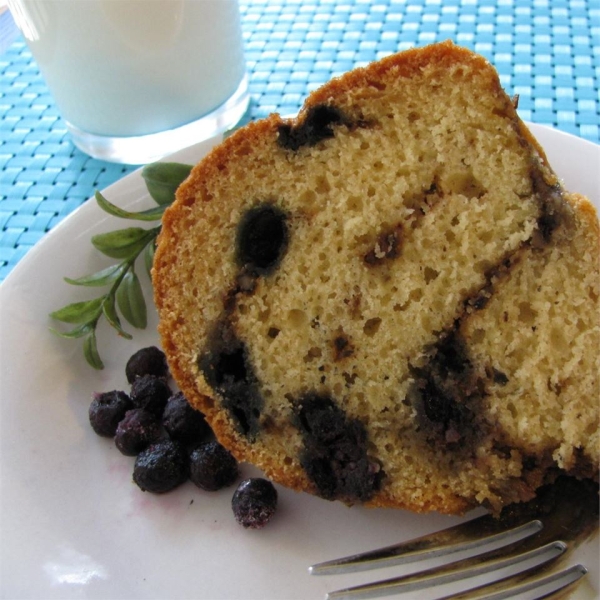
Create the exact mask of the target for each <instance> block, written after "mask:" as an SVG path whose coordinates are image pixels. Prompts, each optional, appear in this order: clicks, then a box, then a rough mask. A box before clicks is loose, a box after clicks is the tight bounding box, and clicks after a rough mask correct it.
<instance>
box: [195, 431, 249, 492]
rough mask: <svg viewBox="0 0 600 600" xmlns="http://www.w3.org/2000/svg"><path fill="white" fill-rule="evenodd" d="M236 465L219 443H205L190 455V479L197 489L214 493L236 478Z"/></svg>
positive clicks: (237, 472) (231, 456)
mask: <svg viewBox="0 0 600 600" xmlns="http://www.w3.org/2000/svg"><path fill="white" fill-rule="evenodd" d="M238 474H239V471H238V464H237V461H236V460H235V458H234V457H233V455H232V454H230V452H229V451H228V450H227V449H225V447H223V446H222V445H221V444H219V442H216V441H215V442H206V443H204V444H201V445H199V446H198V447H196V448H195V449H194V450H193V451H192V452H191V454H190V479H191V480H192V483H194V484H195V485H197V486H198V487H199V488H201V489H203V490H206V491H209V492H214V491H216V490H220V489H222V488H224V487H227V486H229V485H231V484H232V483H234V482H235V480H236V479H237V478H238Z"/></svg>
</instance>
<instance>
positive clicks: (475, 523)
mask: <svg viewBox="0 0 600 600" xmlns="http://www.w3.org/2000/svg"><path fill="white" fill-rule="evenodd" d="M521 520H523V519H521ZM507 526H508V529H507ZM542 528H543V527H542V522H541V521H540V520H539V519H533V520H528V521H526V522H519V519H517V520H515V521H514V522H511V523H507V520H506V519H497V518H494V517H492V516H490V515H486V516H484V517H479V518H477V519H473V520H471V521H468V522H466V523H463V524H461V525H457V526H455V527H450V528H448V529H445V530H443V531H439V532H436V533H433V534H430V535H426V536H423V537H420V538H416V539H413V540H410V541H408V542H404V543H402V544H396V545H393V546H387V547H385V548H381V549H377V550H372V551H370V552H365V553H361V554H356V555H352V556H347V557H344V558H340V559H336V560H331V561H327V562H323V563H319V564H315V565H313V566H311V567H310V569H309V571H310V573H311V574H313V575H325V574H333V573H335V574H340V573H350V572H357V571H365V570H369V569H374V568H381V567H387V566H391V565H400V564H406V563H410V562H415V561H424V560H426V559H431V558H439V557H443V556H451V555H454V554H457V553H459V552H464V551H470V552H471V554H472V553H473V552H476V555H475V556H471V557H469V558H463V559H461V560H454V561H452V562H450V563H446V564H444V565H442V566H435V567H432V568H429V569H423V570H419V571H417V572H414V573H410V574H405V575H401V576H398V577H393V578H389V579H384V580H381V581H376V582H373V583H366V584H363V585H358V586H354V587H349V588H345V589H341V590H337V591H334V592H331V593H329V594H328V595H327V599H328V600H334V599H335V600H341V599H344V598H345V599H353V600H356V599H358V598H377V597H381V596H386V595H390V594H399V593H407V592H415V591H417V590H423V589H426V588H432V587H435V586H440V585H444V584H450V583H456V582H459V581H462V580H464V579H470V578H473V577H477V576H481V575H487V574H490V573H496V572H499V571H501V570H502V569H504V570H507V569H509V568H510V569H511V570H512V573H511V574H509V575H506V574H505V575H503V576H501V579H500V580H494V581H492V582H491V583H486V584H485V585H483V586H482V585H479V586H476V587H474V588H472V589H471V590H467V591H466V592H461V593H460V595H456V594H454V595H452V596H446V597H444V599H440V600H446V599H449V598H453V599H458V598H460V599H461V600H475V599H478V600H483V599H485V600H500V599H501V598H509V597H511V596H513V595H514V594H517V593H523V592H525V591H530V590H536V589H538V588H539V589H541V590H542V593H543V595H541V596H536V597H537V598H545V597H548V592H547V591H543V590H544V589H546V588H547V587H548V586H552V590H551V591H552V593H554V592H555V591H556V590H557V589H562V588H564V587H565V586H567V585H570V584H572V583H573V582H574V581H576V580H577V579H579V578H581V577H582V576H583V575H585V573H586V572H587V571H586V569H585V567H583V566H582V565H576V566H574V567H571V568H570V569H567V570H565V571H562V572H560V573H553V574H551V575H550V576H547V575H544V574H543V573H542V574H541V575H540V574H539V572H540V571H543V570H544V568H545V567H546V566H547V565H549V564H551V563H552V562H554V561H556V559H558V558H559V557H560V556H561V555H563V554H564V552H565V551H566V550H567V544H566V543H565V542H563V541H560V540H547V539H544V537H543V536H540V535H538V534H539V533H540V532H541V530H542ZM539 538H541V539H539ZM490 546H493V549H491V550H487V551H485V549H486V548H489V547H490ZM482 550H484V551H483V552H482ZM515 570H517V571H518V573H517V574H515V573H514V571H515ZM525 574H528V575H530V574H531V575H536V577H535V578H534V579H528V580H524V575H525ZM490 594H491V595H490Z"/></svg>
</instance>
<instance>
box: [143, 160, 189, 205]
mask: <svg viewBox="0 0 600 600" xmlns="http://www.w3.org/2000/svg"><path fill="white" fill-rule="evenodd" d="M191 170H192V165H184V164H182V163H175V162H162V163H161V162H156V163H151V164H149V165H146V166H145V167H144V168H143V169H142V177H143V178H144V181H145V182H146V187H147V188H148V192H149V193H150V195H151V196H152V198H153V199H154V200H155V202H156V203H157V204H159V205H168V204H171V203H172V202H173V200H175V191H176V190H177V188H178V187H179V186H180V185H181V183H182V182H183V180H184V179H186V178H187V176H188V175H189V174H190V172H191Z"/></svg>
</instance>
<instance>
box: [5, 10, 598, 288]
mask: <svg viewBox="0 0 600 600" xmlns="http://www.w3.org/2000/svg"><path fill="white" fill-rule="evenodd" d="M240 4H241V6H240V8H241V12H242V22H243V28H244V37H245V43H246V60H247V65H248V70H249V73H250V91H251V94H252V104H251V108H250V113H249V117H250V118H253V119H254V118H260V117H264V116H266V115H268V114H269V113H271V112H273V111H276V112H280V113H282V114H287V113H293V112H295V111H297V110H298V109H299V107H300V106H301V104H302V101H303V99H304V98H305V96H306V95H307V94H308V93H309V92H310V91H312V90H313V89H315V88H316V87H318V86H319V85H321V84H322V83H324V82H325V81H327V80H329V79H330V78H331V77H333V76H335V75H339V74H340V73H343V72H345V71H347V70H349V69H352V68H353V67H355V66H359V65H364V64H367V63H368V62H370V61H373V60H376V59H378V58H381V57H383V56H386V55H388V54H391V53H393V52H396V51H398V50H402V49H405V48H409V47H411V46H417V45H418V46H420V45H425V44H428V43H432V42H435V41H440V40H444V39H453V40H454V41H455V42H457V43H459V44H461V45H464V46H467V47H469V48H471V49H473V50H475V51H476V52H479V53H480V54H483V55H484V56H485V57H486V58H488V59H489V60H490V61H491V62H492V63H493V64H494V65H495V66H496V68H497V69H498V71H499V73H500V77H501V80H502V84H503V85H504V87H505V88H506V90H507V91H508V92H509V93H510V94H519V97H520V101H519V112H520V114H521V116H522V118H524V119H526V120H530V121H533V122H536V123H542V124H546V125H550V126H552V127H555V128H557V129H561V130H563V131H566V132H568V133H572V134H575V135H577V136H580V137H582V138H585V139H588V140H591V141H593V142H598V141H600V101H599V89H598V80H599V70H600V58H599V54H600V6H599V5H598V3H597V1H595V0H589V1H586V0H443V1H442V0H372V1H368V0H282V1H274V0H241V2H240ZM0 73H1V77H0V167H1V169H2V171H1V174H0V227H1V232H0V281H1V280H2V279H4V278H5V277H6V275H7V274H8V272H9V271H10V270H11V269H12V268H13V267H14V266H15V265H16V264H17V262H18V261H19V260H20V259H21V258H22V257H23V255H24V254H25V253H26V252H27V250H28V249H29V248H31V247H32V246H33V245H34V244H35V243H36V242H37V241H38V240H39V239H40V238H41V237H42V236H43V235H45V233H47V232H48V231H49V230H50V229H51V228H52V227H53V226H54V225H56V224H57V223H58V222H59V221H60V220H61V219H63V218H64V217H65V216H66V215H68V214H69V213H70V212H72V211H73V210H74V209H75V208H77V207H78V206H79V205H80V204H81V203H82V202H84V201H85V200H86V199H87V198H89V197H90V196H91V195H92V194H93V192H94V190H95V189H102V188H104V187H106V186H107V185H109V184H111V183H113V182H114V181H116V180H117V179H119V178H121V177H123V176H124V175H126V174H127V173H129V172H131V171H132V170H133V169H134V167H131V166H122V165H114V164H111V163H106V162H102V161H98V160H94V159H91V158H89V157H88V156H86V155H84V154H82V153H81V152H80V151H79V150H77V149H76V148H75V147H74V146H73V144H72V143H71V141H70V140H69V137H68V135H67V132H66V128H65V125H64V122H63V121H62V119H61V118H60V116H59V114H58V111H57V109H56V107H55V105H54V102H53V100H52V98H51V96H50V94H49V92H48V89H47V87H46V85H45V83H44V81H43V79H42V78H41V76H40V73H39V71H38V68H37V65H36V63H35V61H34V60H33V59H32V57H31V54H30V52H29V51H28V49H27V46H26V45H25V43H24V42H23V40H22V38H20V37H18V38H17V40H16V41H15V42H14V43H12V44H11V45H10V46H9V47H8V49H7V50H6V51H5V52H4V53H3V54H2V55H0Z"/></svg>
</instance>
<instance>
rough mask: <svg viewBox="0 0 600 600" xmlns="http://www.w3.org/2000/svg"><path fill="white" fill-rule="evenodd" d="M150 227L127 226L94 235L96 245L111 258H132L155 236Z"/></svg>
mask: <svg viewBox="0 0 600 600" xmlns="http://www.w3.org/2000/svg"><path fill="white" fill-rule="evenodd" d="M149 231H153V230H148V229H142V228H140V227H127V228H126V229H117V230H115V231H109V232H108V233H99V234H97V235H94V236H92V244H93V245H94V247H95V248H96V249H97V250H99V251H100V252H102V254H106V256H110V257H111V258H121V259H122V258H130V257H131V256H134V255H136V254H139V252H141V250H142V249H143V248H144V246H145V245H146V244H147V243H148V241H149V240H150V239H152V237H153V236H151V235H150V234H149Z"/></svg>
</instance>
